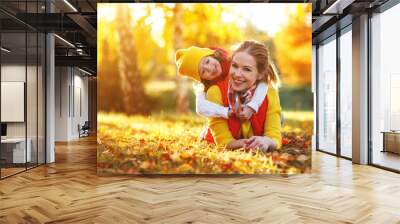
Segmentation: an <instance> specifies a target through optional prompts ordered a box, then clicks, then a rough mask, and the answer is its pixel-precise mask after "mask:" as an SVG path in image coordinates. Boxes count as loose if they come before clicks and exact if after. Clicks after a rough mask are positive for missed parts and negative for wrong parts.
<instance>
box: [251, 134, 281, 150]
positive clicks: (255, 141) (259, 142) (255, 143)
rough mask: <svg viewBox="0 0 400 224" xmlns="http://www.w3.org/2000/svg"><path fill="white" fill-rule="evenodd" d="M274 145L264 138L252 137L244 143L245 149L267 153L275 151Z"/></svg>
mask: <svg viewBox="0 0 400 224" xmlns="http://www.w3.org/2000/svg"><path fill="white" fill-rule="evenodd" d="M276 146H277V145H276V143H275V141H273V140H272V139H270V138H268V137H266V136H252V137H250V138H249V139H247V140H246V141H245V148H246V149H250V150H261V151H263V152H268V151H270V150H273V149H276Z"/></svg>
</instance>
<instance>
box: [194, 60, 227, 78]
mask: <svg viewBox="0 0 400 224" xmlns="http://www.w3.org/2000/svg"><path fill="white" fill-rule="evenodd" d="M199 73H200V77H201V78H202V79H204V80H214V79H216V78H217V77H219V76H220V75H221V74H222V68H221V64H220V63H219V61H218V60H217V59H215V58H214V57H212V56H206V57H203V58H202V59H201V60H200V64H199Z"/></svg>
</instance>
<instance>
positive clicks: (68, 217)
mask: <svg viewBox="0 0 400 224" xmlns="http://www.w3.org/2000/svg"><path fill="white" fill-rule="evenodd" d="M56 160H57V161H56V163H55V164H51V165H47V166H41V167H39V168H35V169H33V170H29V171H27V172H25V173H22V174H19V175H16V176H13V177H10V178H7V179H5V180H2V181H0V223H44V222H48V223H374V224H375V223H385V224H386V223H400V175H399V174H395V173H391V172H388V171H384V170H380V169H377V168H374V167H369V166H359V165H352V164H351V162H350V161H347V160H343V159H337V158H335V157H333V156H330V155H326V154H323V153H319V152H315V153H314V155H313V173H312V174H307V175H297V176H292V177H289V178H284V177H279V176H234V177H210V176H202V177H194V176H192V177H177V176H175V177H166V176H157V177H132V176H119V177H99V176H97V174H96V166H95V165H96V142H95V138H93V137H92V138H85V139H84V140H81V141H78V142H71V143H70V144H58V145H57V147H56Z"/></svg>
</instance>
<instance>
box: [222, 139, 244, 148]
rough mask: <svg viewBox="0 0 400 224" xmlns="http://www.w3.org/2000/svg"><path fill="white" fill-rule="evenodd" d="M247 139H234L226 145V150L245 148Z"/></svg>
mask: <svg viewBox="0 0 400 224" xmlns="http://www.w3.org/2000/svg"><path fill="white" fill-rule="evenodd" d="M246 141H247V139H237V140H236V139H235V140H232V141H231V142H229V143H228V145H227V146H226V148H228V149H240V148H244V147H245V146H246Z"/></svg>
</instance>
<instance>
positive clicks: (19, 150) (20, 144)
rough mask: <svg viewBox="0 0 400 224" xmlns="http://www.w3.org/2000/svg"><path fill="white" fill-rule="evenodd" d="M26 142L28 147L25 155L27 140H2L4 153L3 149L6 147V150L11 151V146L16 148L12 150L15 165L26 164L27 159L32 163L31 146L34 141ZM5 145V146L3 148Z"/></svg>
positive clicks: (28, 140)
mask: <svg viewBox="0 0 400 224" xmlns="http://www.w3.org/2000/svg"><path fill="white" fill-rule="evenodd" d="M26 142H27V143H28V144H27V146H28V147H26V154H25V138H5V139H1V144H2V151H3V147H4V146H6V147H7V148H6V149H5V150H9V149H8V147H9V146H10V145H13V146H14V147H13V148H12V155H13V159H12V162H13V163H25V158H27V161H26V162H30V161H31V157H32V154H31V145H32V140H31V139H30V138H27V140H26ZM3 145H4V146H3Z"/></svg>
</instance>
